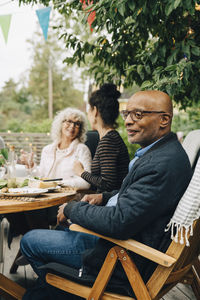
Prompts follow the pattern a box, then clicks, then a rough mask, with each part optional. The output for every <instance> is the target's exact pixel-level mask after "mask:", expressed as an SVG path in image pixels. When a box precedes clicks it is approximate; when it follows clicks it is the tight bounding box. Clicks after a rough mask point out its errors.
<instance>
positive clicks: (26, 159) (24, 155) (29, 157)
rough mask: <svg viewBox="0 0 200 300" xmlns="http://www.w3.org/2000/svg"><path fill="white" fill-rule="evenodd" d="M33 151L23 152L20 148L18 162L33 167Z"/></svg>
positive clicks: (29, 167)
mask: <svg viewBox="0 0 200 300" xmlns="http://www.w3.org/2000/svg"><path fill="white" fill-rule="evenodd" d="M33 157H34V152H30V153H28V152H25V151H24V150H23V149H22V150H20V163H21V164H23V165H26V167H27V168H28V169H31V168H33V166H34V159H33Z"/></svg>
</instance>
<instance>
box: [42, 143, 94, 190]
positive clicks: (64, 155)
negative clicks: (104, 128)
mask: <svg viewBox="0 0 200 300" xmlns="http://www.w3.org/2000/svg"><path fill="white" fill-rule="evenodd" d="M76 160H79V161H80V162H81V163H82V165H83V167H84V170H86V171H88V172H90V171H91V162H92V157H91V153H90V150H89V148H88V147H87V146H86V145H85V144H83V143H80V142H79V140H78V139H75V140H74V141H73V142H72V143H71V144H70V146H69V147H68V148H66V149H63V150H61V149H59V148H58V145H57V144H55V143H53V144H50V145H47V146H45V147H44V148H43V149H42V154H41V160H40V166H39V167H38V172H37V173H38V175H39V176H40V177H48V178H63V182H64V183H65V185H67V186H71V187H75V188H79V189H88V188H89V187H90V184H89V183H88V182H87V181H85V180H84V179H82V178H81V177H79V176H77V175H75V173H74V171H73V164H74V162H75V161H76Z"/></svg>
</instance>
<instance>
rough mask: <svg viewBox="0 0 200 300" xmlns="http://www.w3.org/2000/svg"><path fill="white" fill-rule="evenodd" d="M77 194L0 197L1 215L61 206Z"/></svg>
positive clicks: (57, 193) (56, 193) (60, 193)
mask: <svg viewBox="0 0 200 300" xmlns="http://www.w3.org/2000/svg"><path fill="white" fill-rule="evenodd" d="M75 195H76V192H73V191H72V192H63V193H62V192H53V193H44V194H41V195H40V196H37V197H34V198H33V197H31V198H30V197H21V196H18V197H9V196H5V197H4V196H3V197H2V196H1V197H0V214H6V213H14V212H22V211H28V210H36V209H42V208H46V207H51V206H55V205H61V204H63V203H66V202H69V201H71V200H73V199H74V198H75Z"/></svg>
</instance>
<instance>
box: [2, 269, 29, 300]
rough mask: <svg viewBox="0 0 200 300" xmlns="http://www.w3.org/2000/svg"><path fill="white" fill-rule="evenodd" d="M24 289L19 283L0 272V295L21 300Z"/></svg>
mask: <svg viewBox="0 0 200 300" xmlns="http://www.w3.org/2000/svg"><path fill="white" fill-rule="evenodd" d="M25 291H26V290H25V289H24V288H23V287H21V286H20V285H19V284H17V283H16V282H14V281H12V280H10V279H9V278H7V277H5V276H4V275H2V274H0V295H4V296H5V297H6V299H17V300H21V299H22V297H23V295H24V293H25Z"/></svg>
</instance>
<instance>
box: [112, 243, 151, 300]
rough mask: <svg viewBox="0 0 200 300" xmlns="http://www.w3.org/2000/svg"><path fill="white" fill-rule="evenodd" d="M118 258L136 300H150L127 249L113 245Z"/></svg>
mask: <svg viewBox="0 0 200 300" xmlns="http://www.w3.org/2000/svg"><path fill="white" fill-rule="evenodd" d="M114 248H115V250H116V253H117V256H118V259H119V260H120V262H121V264H122V267H123V268H124V271H125V273H126V276H127V277H128V280H129V282H130V284H131V287H132V289H133V291H134V293H135V296H136V298H137V300H151V297H150V295H149V292H148V290H147V287H146V285H145V283H144V281H143V279H142V277H141V275H140V273H139V271H138V269H137V267H136V265H135V263H134V262H133V261H132V259H131V258H130V256H129V255H128V253H127V251H125V250H124V249H123V248H121V247H119V246H115V247H114Z"/></svg>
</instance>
